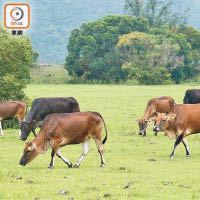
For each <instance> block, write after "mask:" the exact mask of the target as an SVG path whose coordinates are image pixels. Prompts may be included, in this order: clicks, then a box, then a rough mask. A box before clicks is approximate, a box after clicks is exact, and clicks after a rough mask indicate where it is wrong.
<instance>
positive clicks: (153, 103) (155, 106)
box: [137, 96, 176, 136]
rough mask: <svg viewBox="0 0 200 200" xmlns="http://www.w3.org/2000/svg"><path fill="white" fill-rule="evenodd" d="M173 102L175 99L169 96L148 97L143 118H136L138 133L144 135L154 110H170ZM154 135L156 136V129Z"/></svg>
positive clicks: (162, 111)
mask: <svg viewBox="0 0 200 200" xmlns="http://www.w3.org/2000/svg"><path fill="white" fill-rule="evenodd" d="M175 104H176V103H175V101H174V100H173V99H172V98H171V97H169V96H163V97H158V98H153V99H150V100H149V101H148V104H147V106H146V109H145V112H144V115H143V118H141V119H137V121H138V125H139V133H138V134H139V135H143V136H146V129H147V127H148V125H149V123H150V122H151V119H152V118H153V117H154V116H155V114H156V112H161V113H165V112H170V111H171V109H172V108H173V107H174V105H175ZM155 136H157V131H155Z"/></svg>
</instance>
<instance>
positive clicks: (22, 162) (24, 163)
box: [19, 160, 27, 166]
mask: <svg viewBox="0 0 200 200" xmlns="http://www.w3.org/2000/svg"><path fill="white" fill-rule="evenodd" d="M19 164H20V165H22V166H26V164H27V162H26V161H24V160H20V162H19Z"/></svg>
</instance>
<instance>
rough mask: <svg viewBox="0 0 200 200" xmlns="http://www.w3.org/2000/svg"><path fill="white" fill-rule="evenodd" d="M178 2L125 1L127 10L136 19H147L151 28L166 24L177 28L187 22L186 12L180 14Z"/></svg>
mask: <svg viewBox="0 0 200 200" xmlns="http://www.w3.org/2000/svg"><path fill="white" fill-rule="evenodd" d="M177 4H178V2H177V0H125V10H126V11H127V12H128V13H129V14H131V15H133V16H136V17H145V18H147V19H148V20H149V25H150V27H160V26H161V25H164V24H169V25H170V26H175V25H177V24H184V23H186V21H187V15H186V10H185V11H184V13H183V12H178V11H177V10H180V8H179V9H176V11H175V9H174V8H175V7H173V5H176V6H177Z"/></svg>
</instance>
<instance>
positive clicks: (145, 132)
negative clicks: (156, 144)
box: [143, 129, 147, 137]
mask: <svg viewBox="0 0 200 200" xmlns="http://www.w3.org/2000/svg"><path fill="white" fill-rule="evenodd" d="M146 135H147V129H145V130H144V134H143V137H146Z"/></svg>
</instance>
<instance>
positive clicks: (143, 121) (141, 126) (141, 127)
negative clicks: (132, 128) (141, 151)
mask: <svg viewBox="0 0 200 200" xmlns="http://www.w3.org/2000/svg"><path fill="white" fill-rule="evenodd" d="M137 122H138V126H139V132H138V134H139V135H143V136H146V129H147V126H148V124H149V123H150V122H151V120H146V119H144V118H141V119H137Z"/></svg>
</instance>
